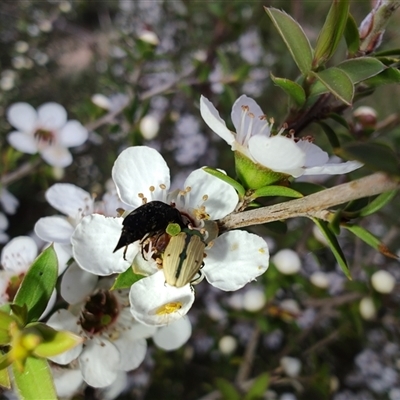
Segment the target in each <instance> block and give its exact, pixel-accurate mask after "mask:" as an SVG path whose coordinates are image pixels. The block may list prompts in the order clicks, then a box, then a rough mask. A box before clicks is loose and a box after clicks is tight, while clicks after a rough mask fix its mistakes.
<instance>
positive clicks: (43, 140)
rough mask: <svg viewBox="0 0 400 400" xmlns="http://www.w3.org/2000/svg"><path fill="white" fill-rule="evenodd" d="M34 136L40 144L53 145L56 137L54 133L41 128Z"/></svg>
mask: <svg viewBox="0 0 400 400" xmlns="http://www.w3.org/2000/svg"><path fill="white" fill-rule="evenodd" d="M34 137H35V139H36V141H37V142H38V143H39V144H44V145H46V144H47V145H52V144H53V141H54V139H55V136H54V133H53V132H51V131H46V130H45V129H41V128H39V129H38V130H37V131H36V132H35V133H34Z"/></svg>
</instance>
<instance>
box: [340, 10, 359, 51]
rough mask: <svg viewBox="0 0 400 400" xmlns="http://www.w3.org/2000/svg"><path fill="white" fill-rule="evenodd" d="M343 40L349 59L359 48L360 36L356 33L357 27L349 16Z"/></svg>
mask: <svg viewBox="0 0 400 400" xmlns="http://www.w3.org/2000/svg"><path fill="white" fill-rule="evenodd" d="M344 38H345V39H346V44H347V51H348V53H349V56H350V57H351V56H353V55H354V54H356V53H357V51H358V49H359V48H360V34H359V32H358V26H357V23H356V21H355V19H354V17H353V16H352V15H351V14H349V15H348V16H347V23H346V28H345V30H344Z"/></svg>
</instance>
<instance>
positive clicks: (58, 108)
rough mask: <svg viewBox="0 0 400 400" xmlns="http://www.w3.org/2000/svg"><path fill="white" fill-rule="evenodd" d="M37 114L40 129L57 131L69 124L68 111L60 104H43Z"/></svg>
mask: <svg viewBox="0 0 400 400" xmlns="http://www.w3.org/2000/svg"><path fill="white" fill-rule="evenodd" d="M37 112H38V123H39V124H40V128H43V129H48V130H57V129H60V128H61V127H63V126H64V125H65V123H66V122H67V111H65V108H64V107H63V106H62V105H60V104H58V103H53V102H50V103H45V104H42V105H41V106H40V107H39V108H38V110H37Z"/></svg>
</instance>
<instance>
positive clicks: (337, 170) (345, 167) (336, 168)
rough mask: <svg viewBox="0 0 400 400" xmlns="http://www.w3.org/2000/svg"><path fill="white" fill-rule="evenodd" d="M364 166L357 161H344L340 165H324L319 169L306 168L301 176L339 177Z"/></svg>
mask: <svg viewBox="0 0 400 400" xmlns="http://www.w3.org/2000/svg"><path fill="white" fill-rule="evenodd" d="M363 165H364V164H362V163H360V162H358V161H346V162H344V163H340V164H325V165H322V166H321V167H311V168H306V169H305V171H304V174H303V175H323V174H328V175H341V174H347V173H348V172H352V171H354V170H356V169H358V168H361V167H362V166H363Z"/></svg>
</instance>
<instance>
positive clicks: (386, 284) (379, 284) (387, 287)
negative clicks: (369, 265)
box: [371, 270, 396, 294]
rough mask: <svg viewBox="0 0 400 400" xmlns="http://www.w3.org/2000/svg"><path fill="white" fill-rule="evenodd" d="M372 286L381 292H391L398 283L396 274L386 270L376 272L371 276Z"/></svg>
mask: <svg viewBox="0 0 400 400" xmlns="http://www.w3.org/2000/svg"><path fill="white" fill-rule="evenodd" d="M371 284H372V287H373V288H374V289H375V290H376V291H377V292H379V293H383V294H388V293H391V292H392V291H393V289H394V287H395V285H396V279H395V278H394V276H393V275H392V274H391V273H390V272H388V271H385V270H380V271H377V272H375V273H374V274H373V275H372V276H371Z"/></svg>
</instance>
